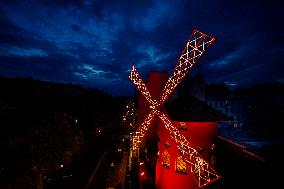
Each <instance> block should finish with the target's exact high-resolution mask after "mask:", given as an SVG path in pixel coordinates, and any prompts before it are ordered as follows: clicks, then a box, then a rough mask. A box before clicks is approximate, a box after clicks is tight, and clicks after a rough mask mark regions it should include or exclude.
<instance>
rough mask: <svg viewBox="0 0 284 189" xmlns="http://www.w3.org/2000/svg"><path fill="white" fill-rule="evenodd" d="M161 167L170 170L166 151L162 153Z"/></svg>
mask: <svg viewBox="0 0 284 189" xmlns="http://www.w3.org/2000/svg"><path fill="white" fill-rule="evenodd" d="M162 164H163V166H164V167H165V168H167V169H170V154H169V152H168V151H167V150H165V151H164V153H163V163H162Z"/></svg>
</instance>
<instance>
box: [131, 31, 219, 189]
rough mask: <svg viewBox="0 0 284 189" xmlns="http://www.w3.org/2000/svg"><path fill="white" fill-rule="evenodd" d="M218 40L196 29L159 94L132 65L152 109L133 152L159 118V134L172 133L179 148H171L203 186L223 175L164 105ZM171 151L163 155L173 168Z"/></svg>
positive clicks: (135, 137)
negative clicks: (208, 160)
mask: <svg viewBox="0 0 284 189" xmlns="http://www.w3.org/2000/svg"><path fill="white" fill-rule="evenodd" d="M214 40H215V39H214V38H213V37H211V36H209V35H207V34H204V33H202V32H200V31H198V30H194V31H193V33H192V34H191V36H190V39H189V41H188V42H187V44H186V46H185V48H184V50H183V52H182V54H181V56H180V58H179V60H178V62H177V64H176V66H175V68H174V70H173V73H172V74H171V75H170V77H169V78H168V80H165V86H164V88H163V89H162V88H161V89H158V90H155V91H161V94H157V92H155V94H151V93H150V91H149V90H148V88H147V86H146V85H145V83H144V82H143V80H142V78H141V76H140V74H139V73H138V71H137V70H136V68H135V66H134V65H133V66H132V70H131V71H130V75H129V78H130V80H131V81H133V83H134V85H135V86H136V87H137V89H138V90H139V91H140V92H141V94H142V95H143V96H144V97H145V99H146V101H147V102H148V104H149V105H148V108H144V109H145V110H146V111H148V114H147V115H146V116H145V118H144V120H143V121H141V120H139V125H138V128H137V130H136V132H135V133H134V135H133V136H132V148H133V151H134V152H135V151H139V147H140V145H141V144H142V142H143V140H144V138H145V135H146V133H147V132H148V130H149V128H152V127H151V125H152V122H153V120H154V118H155V117H158V118H159V120H160V121H159V124H158V135H168V136H169V138H170V140H171V141H172V142H171V143H173V144H175V147H173V148H171V149H174V150H175V151H177V152H178V153H179V156H177V157H175V158H176V159H177V160H178V161H179V165H182V164H183V165H184V166H183V167H184V168H185V169H187V170H189V172H190V174H191V175H192V178H193V179H194V180H195V181H196V184H197V186H198V187H200V188H201V187H204V186H206V185H208V184H210V183H212V182H214V181H216V180H218V179H219V178H220V176H219V175H218V174H217V173H216V172H215V170H214V169H213V168H212V167H211V165H210V164H209V163H208V162H207V161H206V160H205V159H204V158H203V157H202V156H201V155H200V154H199V152H198V149H195V147H194V145H192V144H191V143H190V142H189V139H188V138H187V137H186V136H184V135H183V134H182V133H181V131H180V130H179V129H178V128H177V126H176V125H175V124H174V123H173V121H172V120H171V119H170V118H169V116H168V114H167V112H166V111H165V108H164V106H163V104H164V103H165V101H166V100H167V99H168V98H169V97H170V95H171V94H172V92H173V91H174V90H175V89H176V87H177V86H178V84H179V83H180V82H181V81H182V80H183V79H184V78H185V76H186V75H187V74H188V73H189V71H190V69H191V68H192V67H193V65H195V64H196V62H197V61H198V59H199V58H200V57H201V56H202V55H203V53H204V52H205V51H206V50H207V48H208V47H209V46H210V45H211V44H212V43H213V42H214ZM164 78H165V77H162V81H163V80H164ZM157 87H158V86H157ZM151 92H152V91H151ZM162 138H163V137H162ZM169 154H170V153H169V152H168V153H167V151H165V152H163V154H160V156H161V157H162V159H163V165H164V167H165V168H169V166H170V157H169ZM174 154H176V153H174ZM179 170H180V171H181V172H182V171H183V169H182V168H180V169H179ZM158 188H159V187H158Z"/></svg>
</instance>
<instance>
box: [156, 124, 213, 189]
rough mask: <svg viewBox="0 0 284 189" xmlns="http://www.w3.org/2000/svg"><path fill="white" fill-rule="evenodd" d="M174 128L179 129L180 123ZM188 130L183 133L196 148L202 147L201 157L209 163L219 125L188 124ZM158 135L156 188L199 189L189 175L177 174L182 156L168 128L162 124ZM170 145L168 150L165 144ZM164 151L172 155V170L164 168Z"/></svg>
mask: <svg viewBox="0 0 284 189" xmlns="http://www.w3.org/2000/svg"><path fill="white" fill-rule="evenodd" d="M173 124H174V126H176V127H178V128H179V122H176V121H173ZM186 125H187V130H186V131H182V130H180V131H181V133H182V134H183V135H184V136H185V137H186V138H187V139H188V141H189V142H190V143H191V144H192V145H193V146H194V147H201V148H203V151H201V152H200V153H201V155H202V157H203V158H204V159H206V160H207V161H208V162H209V161H210V158H209V157H210V156H211V154H212V151H211V150H210V147H211V146H212V144H213V143H214V142H215V139H216V137H217V124H216V122H186ZM158 135H159V138H160V142H159V144H158V150H159V152H160V156H159V159H158V162H157V166H156V187H157V189H171V188H175V189H184V188H190V189H192V188H198V186H197V183H196V181H195V180H194V178H193V177H192V175H191V174H190V173H189V170H188V174H187V175H183V174H179V173H176V172H175V161H176V158H177V157H178V156H180V153H179V151H178V150H177V148H176V146H175V143H174V140H173V139H172V138H171V137H170V135H169V133H168V132H167V130H166V128H165V127H164V126H163V125H162V124H161V123H160V124H159V128H158ZM166 142H168V143H169V144H170V147H169V148H166V146H165V145H164V143H166ZM164 150H167V151H168V152H169V154H170V168H169V169H167V168H165V167H163V166H162V162H163V157H162V154H163V152H164Z"/></svg>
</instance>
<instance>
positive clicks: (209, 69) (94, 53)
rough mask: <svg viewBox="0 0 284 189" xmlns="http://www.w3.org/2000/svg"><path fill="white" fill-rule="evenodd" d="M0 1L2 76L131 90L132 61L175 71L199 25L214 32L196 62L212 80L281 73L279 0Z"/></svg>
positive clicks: (240, 80)
mask: <svg viewBox="0 0 284 189" xmlns="http://www.w3.org/2000/svg"><path fill="white" fill-rule="evenodd" d="M0 5H1V6H0V11H1V15H0V75H13V76H28V77H35V78H37V79H44V80H54V81H64V82H74V83H79V84H82V85H84V86H88V87H101V88H103V89H105V90H107V91H109V92H110V93H112V94H115V95H125V94H132V93H131V92H133V88H132V87H133V86H132V84H131V82H130V81H129V80H128V72H129V69H130V68H131V65H132V64H135V65H136V66H137V68H138V70H139V72H141V75H142V76H143V77H144V78H145V77H146V75H147V73H148V72H149V71H154V70H155V71H168V72H170V71H171V70H172V69H173V67H174V65H175V63H176V61H177V59H178V57H179V55H180V53H181V52H182V50H183V48H184V45H185V44H186V42H187V40H188V39H189V36H190V34H191V31H192V30H193V29H194V28H199V29H200V30H201V31H203V32H205V33H208V34H211V35H212V36H214V37H215V38H216V39H217V40H216V43H214V44H213V45H212V47H210V49H209V50H208V52H206V54H205V55H204V56H203V57H202V58H201V59H200V62H199V64H200V66H199V67H201V69H202V70H203V71H204V73H205V77H206V79H207V81H208V82H227V83H228V84H231V85H234V86H237V85H249V84H254V83H256V82H264V81H273V80H278V81H282V82H283V80H284V78H283V75H284V74H283V71H282V70H284V69H283V64H281V62H282V58H283V47H282V44H283V40H284V36H283V35H284V31H283V30H284V28H283V25H282V24H281V23H282V19H283V15H282V14H283V13H282V12H283V11H282V8H281V6H280V3H279V2H277V1H274V0H270V1H267V0H247V1H244V0H238V1H237V0H233V1H226V0H215V1H211V0H205V1H197V0H178V1H172V0H156V1H153V0H139V1H129V0H120V1H116V0H109V1H97V0H46V1H45V0H41V1H35V0H24V1H23V0H21V1H16V0H10V1H5V2H1V3H0ZM259 78H262V79H259Z"/></svg>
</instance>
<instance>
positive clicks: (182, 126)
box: [179, 122, 187, 131]
mask: <svg viewBox="0 0 284 189" xmlns="http://www.w3.org/2000/svg"><path fill="white" fill-rule="evenodd" d="M179 123H180V125H179V129H180V130H183V131H185V130H187V126H186V123H185V122H179Z"/></svg>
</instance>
